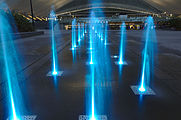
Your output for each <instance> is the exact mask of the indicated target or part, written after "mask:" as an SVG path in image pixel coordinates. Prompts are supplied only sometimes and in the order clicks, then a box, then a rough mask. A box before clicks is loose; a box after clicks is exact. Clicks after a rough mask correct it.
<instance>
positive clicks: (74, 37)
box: [72, 19, 77, 50]
mask: <svg viewBox="0 0 181 120" xmlns="http://www.w3.org/2000/svg"><path fill="white" fill-rule="evenodd" d="M76 47H77V45H76V19H74V20H73V21H72V50H75V48H76Z"/></svg>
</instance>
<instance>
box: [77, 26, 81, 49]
mask: <svg viewBox="0 0 181 120" xmlns="http://www.w3.org/2000/svg"><path fill="white" fill-rule="evenodd" d="M80 42H81V26H80V23H78V43H79V45H80Z"/></svg>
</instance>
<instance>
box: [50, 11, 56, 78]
mask: <svg viewBox="0 0 181 120" xmlns="http://www.w3.org/2000/svg"><path fill="white" fill-rule="evenodd" d="M57 26H58V22H57V19H56V14H55V12H54V11H53V10H52V11H51V12H50V34H51V44H52V48H51V49H52V75H53V76H57V75H58V58H57V46H56V40H55V32H57V31H55V30H56V29H57V28H56V27H57Z"/></svg>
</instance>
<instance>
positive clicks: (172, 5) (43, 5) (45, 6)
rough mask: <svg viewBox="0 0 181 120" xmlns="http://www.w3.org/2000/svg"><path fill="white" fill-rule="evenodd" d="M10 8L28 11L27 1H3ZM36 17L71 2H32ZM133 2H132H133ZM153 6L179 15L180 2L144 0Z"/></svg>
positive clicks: (57, 0)
mask: <svg viewBox="0 0 181 120" xmlns="http://www.w3.org/2000/svg"><path fill="white" fill-rule="evenodd" d="M0 1H2V0H0ZM4 1H5V2H7V3H8V5H9V6H10V8H13V9H19V10H22V11H29V10H30V7H29V0H4ZM32 1H33V4H34V11H35V13H36V15H47V14H48V13H49V11H50V9H51V7H52V5H54V8H59V7H61V6H63V5H65V4H66V3H68V2H70V1H72V0H32ZM133 1H134V0H133ZM145 1H147V2H149V3H150V4H152V5H153V6H155V7H157V8H159V9H161V10H164V11H167V12H171V13H177V14H181V0H145Z"/></svg>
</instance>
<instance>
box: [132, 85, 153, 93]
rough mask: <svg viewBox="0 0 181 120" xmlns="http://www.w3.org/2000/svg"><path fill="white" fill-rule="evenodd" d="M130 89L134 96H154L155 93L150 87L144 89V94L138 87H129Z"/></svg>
mask: <svg viewBox="0 0 181 120" xmlns="http://www.w3.org/2000/svg"><path fill="white" fill-rule="evenodd" d="M131 89H132V90H133V92H134V94H135V95H156V93H155V92H154V91H153V90H152V89H151V88H150V87H148V86H147V87H146V91H145V92H140V91H139V90H138V89H139V86H131Z"/></svg>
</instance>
